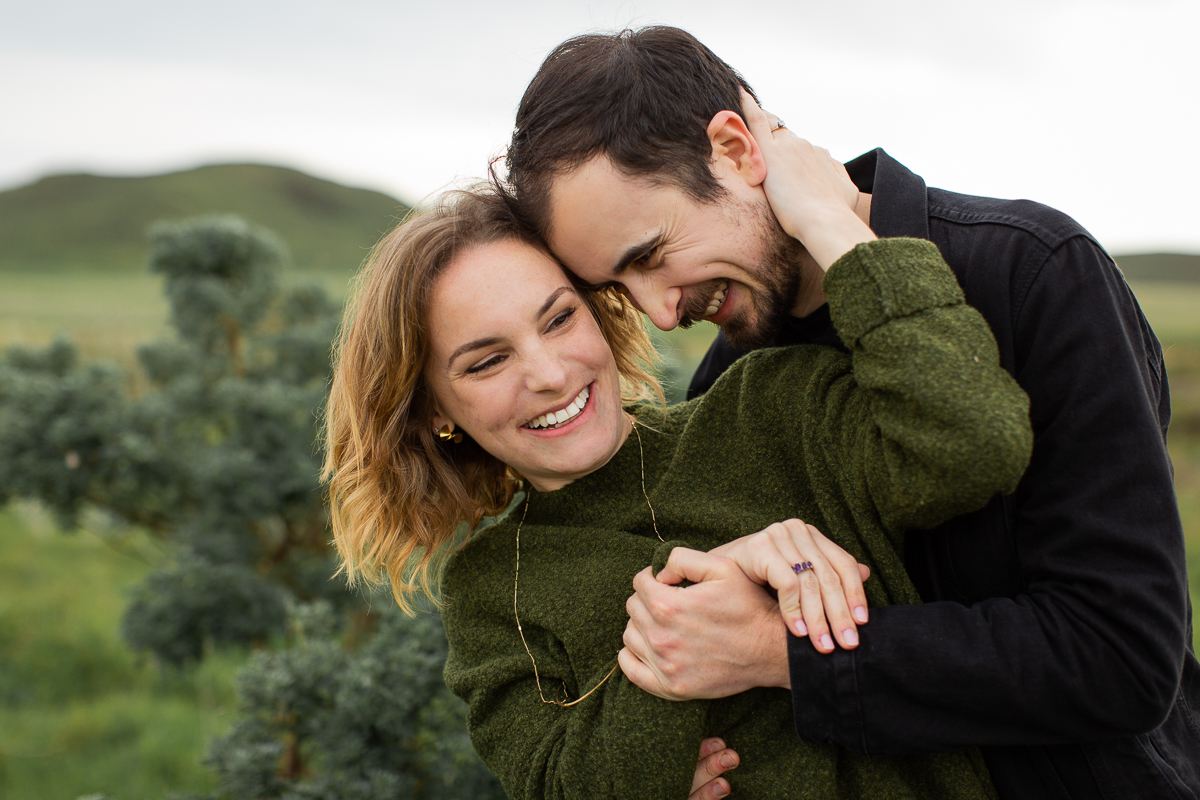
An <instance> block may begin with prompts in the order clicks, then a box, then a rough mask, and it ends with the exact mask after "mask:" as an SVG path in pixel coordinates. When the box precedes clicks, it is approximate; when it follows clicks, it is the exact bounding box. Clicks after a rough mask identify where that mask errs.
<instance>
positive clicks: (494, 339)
mask: <svg viewBox="0 0 1200 800" xmlns="http://www.w3.org/2000/svg"><path fill="white" fill-rule="evenodd" d="M564 292H571V293H572V294H574V292H575V290H574V289H572V288H571V287H570V286H560V287H558V288H557V289H555V290H554V291H553V292H551V293H550V296H549V297H547V298H546V302H544V303H542V307H541V308H539V309H538V312H537V314H535V315H534V320H535V321H536V320H539V319H541V318H542V317H544V316H545V315H546V312H547V311H549V310H550V309H551V308H553V306H554V304H555V302H557V301H558V298H560V297H562V296H563V293H564ZM502 341H503V339H501V338H500V337H499V336H488V337H485V338H483V339H476V340H474V341H472V342H467V343H466V344H464V345H463V346H462V347H460V348H458V349H457V350H455V351H454V352H453V353H451V354H450V358H448V359H446V367H447V368H449V367H450V366H452V365H453V364H454V360H455V359H456V358H458V357H459V356H462V355H466V354H467V353H470V352H471V351H473V350H481V349H483V348H485V347H491V346H492V345H496V344H500V342H502Z"/></svg>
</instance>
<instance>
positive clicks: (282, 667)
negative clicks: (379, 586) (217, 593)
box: [209, 601, 504, 800]
mask: <svg viewBox="0 0 1200 800" xmlns="http://www.w3.org/2000/svg"><path fill="white" fill-rule="evenodd" d="M297 611H298V614H297V620H296V624H295V628H294V636H295V644H294V646H292V647H290V648H288V649H286V650H281V651H277V652H260V653H258V654H256V655H255V656H254V658H253V659H252V661H251V662H250V664H249V666H247V667H246V668H245V669H244V670H243V672H242V674H241V676H240V680H239V685H238V694H239V698H240V701H241V707H242V711H243V716H242V718H241V719H239V720H238V721H237V723H235V725H234V727H233V729H232V730H231V731H230V732H229V733H228V734H227V735H226V736H224V737H222V738H220V739H218V740H217V741H216V742H215V743H214V744H213V747H212V750H211V751H210V754H209V764H210V766H211V767H213V768H214V769H215V770H216V772H217V774H218V776H219V782H220V786H221V789H222V791H221V792H219V793H218V794H217V795H216V797H218V798H237V799H238V800H241V799H242V798H246V799H247V800H249V798H311V799H312V800H384V798H421V799H422V800H451V798H467V797H470V798H503V797H504V793H503V791H502V790H501V789H500V787H499V785H498V783H497V782H496V780H495V778H493V777H492V775H491V774H490V773H489V772H488V771H487V770H486V769H485V768H484V767H483V766H482V765H481V764H480V763H479V761H478V759H477V758H476V757H475V754H474V752H473V751H472V749H471V744H470V741H469V740H468V738H467V735H466V727H465V725H464V722H463V720H464V712H465V706H464V704H463V702H462V701H461V700H459V699H458V698H456V697H454V695H452V694H451V693H450V692H449V690H448V689H446V687H445V684H444V683H443V682H442V679H441V671H442V664H443V662H444V661H445V659H446V639H445V635H444V633H443V632H442V628H441V625H440V623H439V622H438V620H437V618H436V617H434V616H432V615H425V616H421V617H418V618H416V619H411V618H408V617H405V616H403V615H402V614H400V613H399V612H398V611H396V610H395V608H394V606H392V605H391V604H387V605H384V606H382V607H381V608H380V609H379V610H376V611H375V612H373V614H374V616H375V617H378V618H379V619H378V626H379V627H378V631H377V632H376V633H375V634H374V635H373V636H372V637H371V638H370V639H369V640H368V641H367V643H366V644H364V645H362V646H361V647H358V648H356V649H353V650H348V649H346V648H344V647H342V646H340V645H339V644H337V641H336V639H333V638H330V635H329V630H330V629H331V628H332V627H333V624H334V620H335V619H336V617H335V615H334V613H333V610H332V607H331V606H330V605H329V604H328V602H327V601H318V602H316V603H314V604H311V605H308V606H301V607H299V608H298V609H297Z"/></svg>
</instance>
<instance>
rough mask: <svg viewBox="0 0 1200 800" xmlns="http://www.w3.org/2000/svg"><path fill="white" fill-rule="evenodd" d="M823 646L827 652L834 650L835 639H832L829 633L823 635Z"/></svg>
mask: <svg viewBox="0 0 1200 800" xmlns="http://www.w3.org/2000/svg"><path fill="white" fill-rule="evenodd" d="M821 646H822V647H824V648H825V649H826V650H832V649H833V639H832V638H830V636H829V634H828V633H822V634H821Z"/></svg>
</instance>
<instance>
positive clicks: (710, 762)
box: [688, 738, 740, 800]
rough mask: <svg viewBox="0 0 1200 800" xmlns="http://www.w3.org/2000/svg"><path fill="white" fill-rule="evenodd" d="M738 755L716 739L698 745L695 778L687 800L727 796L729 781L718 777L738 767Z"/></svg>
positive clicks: (710, 799) (704, 799) (706, 799)
mask: <svg viewBox="0 0 1200 800" xmlns="http://www.w3.org/2000/svg"><path fill="white" fill-rule="evenodd" d="M739 760H740V759H738V754H737V753H735V752H734V751H732V750H730V749H729V748H728V747H726V746H725V742H723V741H721V740H720V739H717V738H712V739H705V740H704V741H703V742H701V743H700V761H699V763H697V764H696V776H695V777H694V778H692V793H691V794H689V795H688V800H712V798H719V797H725V796H726V795H728V794H729V781H727V780H725V779H724V778H722V777H720V776H721V774H722V773H724V772H725V771H726V770H729V769H733V768H734V767H736V766H737V765H738V762H739Z"/></svg>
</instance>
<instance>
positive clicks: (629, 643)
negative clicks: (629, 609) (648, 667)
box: [621, 619, 653, 664]
mask: <svg viewBox="0 0 1200 800" xmlns="http://www.w3.org/2000/svg"><path fill="white" fill-rule="evenodd" d="M621 643H622V644H624V645H625V648H626V649H627V650H629V652H630V653H632V654H633V655H634V656H636V657H637V659H638V661H641V662H642V663H643V664H646V663H647V662H649V661H650V660H651V659H652V657H653V653H652V652H651V651H650V644H649V642H647V641H646V636H645V634H643V633H642V630H641V628H639V627H638V626H637V623H636V622H635V621H634V620H632V619H631V620H629V622H628V623H626V625H625V632H624V633H622V634H621Z"/></svg>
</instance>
